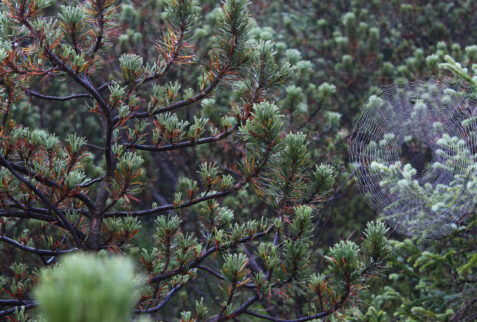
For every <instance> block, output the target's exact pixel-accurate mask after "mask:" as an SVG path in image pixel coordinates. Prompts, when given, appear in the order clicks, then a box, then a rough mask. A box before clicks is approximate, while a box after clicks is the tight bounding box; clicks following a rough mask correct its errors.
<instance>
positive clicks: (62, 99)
mask: <svg viewBox="0 0 477 322" xmlns="http://www.w3.org/2000/svg"><path fill="white" fill-rule="evenodd" d="M25 92H26V93H27V94H28V95H31V96H34V97H36V98H40V99H42V100H47V101H60V102H65V101H70V100H73V99H78V98H93V97H92V96H91V95H90V94H73V95H69V96H62V97H61V96H49V95H43V94H41V93H38V92H35V91H34V90H31V89H25Z"/></svg>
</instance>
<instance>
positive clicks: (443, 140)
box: [349, 80, 477, 238]
mask: <svg viewBox="0 0 477 322" xmlns="http://www.w3.org/2000/svg"><path fill="white" fill-rule="evenodd" d="M475 97H476V95H475V94H474V93H472V92H471V91H470V90H469V89H468V88H466V87H463V86H462V85H460V84H456V83H448V82H443V81H436V80H429V81H418V82H413V83H403V82H401V83H395V84H392V85H389V86H385V87H382V88H381V91H380V93H379V94H378V95H373V96H371V97H370V98H369V99H368V101H367V103H366V104H365V106H364V107H363V111H362V113H361V114H360V115H359V117H358V118H357V120H356V125H355V129H354V131H353V134H352V136H351V144H350V148H349V149H350V157H351V162H352V163H353V165H354V167H355V171H356V175H357V177H358V182H359V186H360V190H361V193H362V194H363V196H364V197H365V199H366V201H367V202H368V204H369V205H370V206H371V207H372V208H374V209H375V210H376V211H377V212H378V213H379V214H380V215H381V216H382V217H384V219H385V220H386V221H387V222H388V223H389V224H390V225H391V226H392V227H394V228H395V229H396V231H398V232H400V233H402V234H405V235H408V236H416V237H420V238H437V237H442V236H444V235H446V234H447V233H449V232H450V231H451V230H452V229H453V228H455V227H457V225H458V224H459V223H460V222H462V221H463V220H464V219H465V217H466V215H468V214H469V213H470V212H472V211H473V209H474V207H475V205H476V201H477V200H476V196H477V176H476V174H477V102H476V100H475Z"/></svg>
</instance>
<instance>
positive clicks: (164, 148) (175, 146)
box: [123, 123, 239, 152]
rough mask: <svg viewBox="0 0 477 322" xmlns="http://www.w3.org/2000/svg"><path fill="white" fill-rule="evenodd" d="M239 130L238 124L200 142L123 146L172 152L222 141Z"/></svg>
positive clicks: (128, 144)
mask: <svg viewBox="0 0 477 322" xmlns="http://www.w3.org/2000/svg"><path fill="white" fill-rule="evenodd" d="M238 128H239V124H238V123H237V124H235V125H234V126H233V127H231V128H230V129H228V130H225V131H223V132H221V133H219V134H217V135H213V136H209V137H205V138H201V139H198V140H188V141H183V142H177V143H172V144H167V145H161V146H155V145H145V144H136V143H125V144H123V146H124V147H126V148H128V149H133V150H142V151H150V152H160V151H170V150H176V149H181V148H186V147H191V146H196V145H201V144H206V143H212V142H217V141H220V140H222V139H224V138H226V137H228V136H229V135H231V134H232V133H233V132H235V131H236V130H237V129H238Z"/></svg>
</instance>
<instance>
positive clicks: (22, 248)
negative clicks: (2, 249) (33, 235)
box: [0, 236, 78, 256]
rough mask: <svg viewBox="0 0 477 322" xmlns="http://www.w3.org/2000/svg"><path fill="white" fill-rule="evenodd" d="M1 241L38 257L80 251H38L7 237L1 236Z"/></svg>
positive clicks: (73, 249) (74, 249)
mask: <svg viewBox="0 0 477 322" xmlns="http://www.w3.org/2000/svg"><path fill="white" fill-rule="evenodd" d="M0 241H4V242H6V243H8V244H10V245H13V246H15V247H17V248H19V249H21V250H24V251H26V252H29V253H33V254H37V255H47V256H56V255H62V254H67V253H71V252H74V251H77V250H78V248H72V249H60V250H56V251H52V250H47V249H38V248H33V247H28V246H25V245H23V244H20V243H19V242H17V241H15V240H13V239H10V238H8V237H6V236H0Z"/></svg>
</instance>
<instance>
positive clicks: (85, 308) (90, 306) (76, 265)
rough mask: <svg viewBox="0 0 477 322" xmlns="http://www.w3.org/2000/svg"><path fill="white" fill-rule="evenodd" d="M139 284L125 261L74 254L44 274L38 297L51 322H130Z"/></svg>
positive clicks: (132, 268)
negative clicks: (66, 321)
mask: <svg viewBox="0 0 477 322" xmlns="http://www.w3.org/2000/svg"><path fill="white" fill-rule="evenodd" d="M140 282H141V281H140V279H138V278H137V277H136V276H135V273H134V266H133V264H132V262H131V261H130V260H128V259H126V258H121V257H97V256H96V255H91V254H75V255H71V256H67V257H65V258H64V260H62V261H61V263H60V264H59V265H58V267H55V268H53V269H50V270H45V271H43V273H42V274H41V276H40V282H39V285H38V287H37V288H36V289H35V298H36V299H37V300H38V302H39V303H40V304H39V305H40V309H41V310H42V311H43V312H44V313H45V315H46V317H47V319H48V321H53V322H54V321H65V320H68V321H96V322H99V321H111V322H112V321H129V320H130V318H131V315H132V311H133V308H134V305H135V304H136V302H137V301H138V299H139V292H138V291H137V288H136V287H135V286H136V284H137V283H140ZM105 307H107V308H109V309H107V310H105V309H104V308H105Z"/></svg>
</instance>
